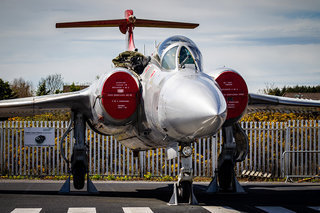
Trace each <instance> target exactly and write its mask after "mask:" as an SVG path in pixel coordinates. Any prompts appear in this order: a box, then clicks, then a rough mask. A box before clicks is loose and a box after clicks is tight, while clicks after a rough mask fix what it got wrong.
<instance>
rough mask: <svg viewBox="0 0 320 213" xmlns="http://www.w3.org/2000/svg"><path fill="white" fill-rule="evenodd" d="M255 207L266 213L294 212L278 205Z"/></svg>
mask: <svg viewBox="0 0 320 213" xmlns="http://www.w3.org/2000/svg"><path fill="white" fill-rule="evenodd" d="M256 208H258V209H261V210H263V211H265V212H268V213H295V212H294V211H291V210H289V209H286V208H283V207H280V206H256Z"/></svg>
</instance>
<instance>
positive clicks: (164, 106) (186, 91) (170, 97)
mask: <svg viewBox="0 0 320 213" xmlns="http://www.w3.org/2000/svg"><path fill="white" fill-rule="evenodd" d="M115 70H118V71H119V70H122V71H126V69H125V68H116V69H115ZM113 72H114V70H112V71H111V72H110V73H106V74H105V75H104V76H103V77H101V78H100V79H99V82H98V83H97V84H95V85H96V86H95V87H92V88H90V89H91V93H92V94H94V95H92V97H91V105H92V106H93V107H92V109H93V110H92V114H93V119H92V120H91V123H92V124H93V127H94V128H95V129H96V130H98V131H99V132H102V133H104V134H112V135H115V137H116V138H117V139H118V141H120V142H121V143H122V144H123V145H125V146H127V147H128V148H131V149H134V150H147V149H154V148H157V147H165V146H167V145H168V144H169V143H171V142H185V143H189V142H193V141H194V140H195V139H196V138H201V137H204V136H210V135H213V134H215V133H216V132H217V131H218V130H219V129H220V128H221V126H222V125H223V123H224V122H225V119H226V113H227V112H226V102H225V99H224V97H223V95H222V93H221V91H220V89H219V86H218V85H217V83H216V82H215V81H214V79H213V78H212V77H210V76H208V75H207V74H205V73H203V72H200V71H198V70H196V69H195V67H188V66H186V67H184V68H179V69H177V70H173V71H167V70H164V69H161V66H160V65H159V64H158V62H157V61H156V60H155V59H152V60H151V62H149V64H148V66H147V67H146V68H145V69H144V72H143V73H142V74H141V75H140V76H138V78H139V81H140V84H141V87H142V98H141V99H142V100H141V112H140V115H137V114H135V115H134V116H133V118H136V117H139V119H138V121H137V120H135V122H133V123H130V122H129V124H128V123H123V124H120V125H113V124H110V123H108V122H104V121H101V120H99V119H98V116H97V115H98V114H104V112H103V111H104V110H103V107H102V106H101V105H102V104H101V102H100V101H99V100H97V97H98V96H99V95H100V94H101V88H102V85H103V83H104V82H105V79H107V78H108V77H109V76H110V75H111V74H112V73H113ZM128 72H129V71H128ZM133 76H136V75H133ZM138 113H139V112H138Z"/></svg>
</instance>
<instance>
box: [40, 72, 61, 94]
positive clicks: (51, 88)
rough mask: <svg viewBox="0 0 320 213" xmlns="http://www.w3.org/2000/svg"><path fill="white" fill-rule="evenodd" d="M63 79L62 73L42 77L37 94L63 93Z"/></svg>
mask: <svg viewBox="0 0 320 213" xmlns="http://www.w3.org/2000/svg"><path fill="white" fill-rule="evenodd" d="M62 87H63V80H62V77H61V74H53V75H48V76H47V77H46V78H41V80H40V82H39V86H38V89H37V92H36V94H37V96H41V95H48V94H57V93H61V91H62Z"/></svg>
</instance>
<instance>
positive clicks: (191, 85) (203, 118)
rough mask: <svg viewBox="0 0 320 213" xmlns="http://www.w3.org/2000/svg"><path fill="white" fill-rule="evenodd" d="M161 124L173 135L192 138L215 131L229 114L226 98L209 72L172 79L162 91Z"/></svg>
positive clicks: (160, 100) (186, 138)
mask: <svg viewBox="0 0 320 213" xmlns="http://www.w3.org/2000/svg"><path fill="white" fill-rule="evenodd" d="M158 110H159V111H158V113H159V119H160V125H161V128H162V129H163V130H164V131H166V134H168V135H169V136H170V137H173V138H177V139H179V140H192V139H194V138H199V137H203V136H208V135H212V134H214V133H215V132H216V131H217V130H218V129H219V128H220V127H221V126H222V124H223V123H224V121H225V118H226V102H225V99H224V97H223V95H222V93H221V92H220V89H219V88H218V87H217V86H216V84H215V82H214V81H213V80H212V79H210V78H209V77H207V76H205V75H200V74H199V75H194V76H183V77H181V76H180V77H179V79H178V78H177V77H176V78H171V79H169V80H168V81H167V82H166V83H165V85H164V87H163V89H162V90H161V93H160V99H159V109H158Z"/></svg>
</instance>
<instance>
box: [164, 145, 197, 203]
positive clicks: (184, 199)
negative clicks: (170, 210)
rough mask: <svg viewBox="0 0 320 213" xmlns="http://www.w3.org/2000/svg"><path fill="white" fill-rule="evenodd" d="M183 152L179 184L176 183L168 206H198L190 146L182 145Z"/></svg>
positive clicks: (181, 153)
mask: <svg viewBox="0 0 320 213" xmlns="http://www.w3.org/2000/svg"><path fill="white" fill-rule="evenodd" d="M181 150H182V151H180V156H181V169H180V172H179V175H178V182H177V183H174V186H173V194H172V196H171V199H170V201H169V203H168V204H169V205H178V204H179V203H188V204H191V205H198V201H197V199H196V197H195V195H194V193H193V187H192V182H193V169H192V156H191V154H192V149H191V147H190V146H188V145H185V144H182V145H181Z"/></svg>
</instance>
